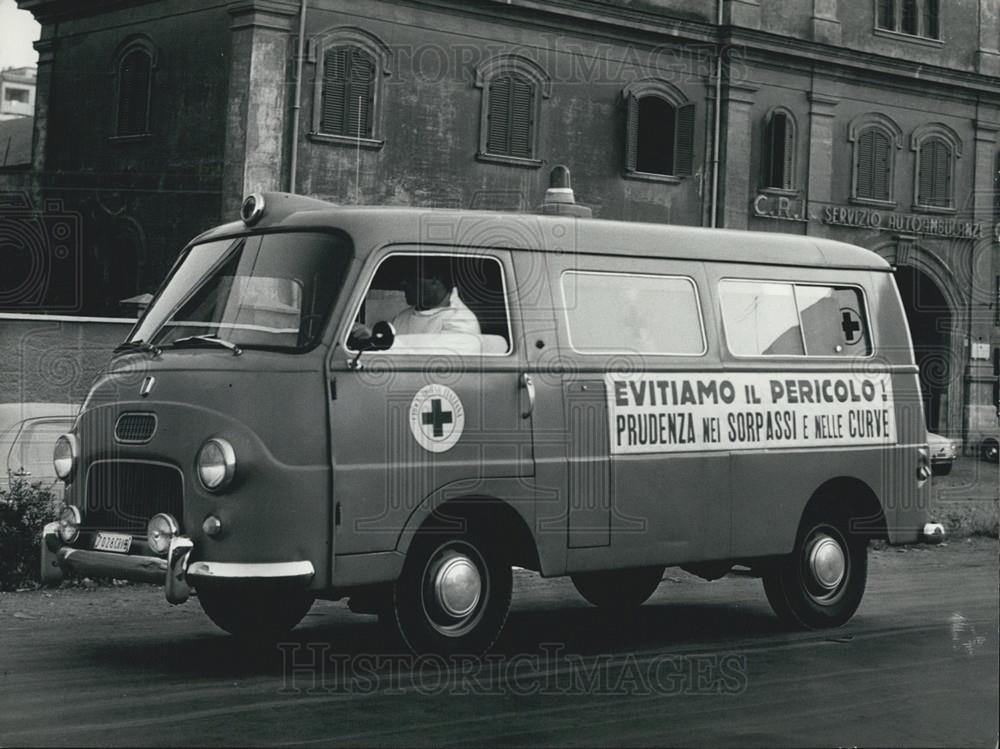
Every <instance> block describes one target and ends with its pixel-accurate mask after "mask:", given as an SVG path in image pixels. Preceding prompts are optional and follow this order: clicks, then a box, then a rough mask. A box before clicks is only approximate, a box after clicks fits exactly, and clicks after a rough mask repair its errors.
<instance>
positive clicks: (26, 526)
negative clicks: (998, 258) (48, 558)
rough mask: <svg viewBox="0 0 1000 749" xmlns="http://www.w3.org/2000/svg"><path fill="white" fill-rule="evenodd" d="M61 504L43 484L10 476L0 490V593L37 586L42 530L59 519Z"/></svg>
mask: <svg viewBox="0 0 1000 749" xmlns="http://www.w3.org/2000/svg"><path fill="white" fill-rule="evenodd" d="M58 512H59V502H58V501H57V500H56V498H55V496H54V495H53V494H52V490H51V489H49V488H48V487H46V486H45V485H44V484H41V483H38V482H35V483H28V482H27V481H25V480H24V479H23V478H20V477H17V476H10V484H9V486H8V488H6V489H0V590H16V589H17V588H21V587H24V586H25V585H31V584H34V583H37V581H38V576H39V571H40V569H41V548H40V546H39V544H40V543H41V534H42V528H43V527H44V526H45V524H46V523H50V522H52V521H53V520H55V519H57V516H58Z"/></svg>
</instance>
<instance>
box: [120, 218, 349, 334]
mask: <svg viewBox="0 0 1000 749" xmlns="http://www.w3.org/2000/svg"><path fill="white" fill-rule="evenodd" d="M350 256H351V242H350V240H349V239H348V238H347V237H345V236H343V235H334V234H320V233H294V234H293V233H288V234H267V235H264V236H251V237H240V238H237V239H227V240H221V241H217V242H206V243H204V244H200V245H195V246H194V247H192V248H191V249H190V250H189V251H188V253H187V254H186V255H185V256H184V258H183V259H182V260H181V262H180V264H179V265H178V266H177V267H176V268H175V270H174V272H173V274H172V275H171V276H170V278H169V279H168V280H167V283H166V284H165V285H164V286H163V288H161V290H160V292H159V294H158V295H157V297H156V299H154V300H153V303H152V305H151V306H150V309H149V311H148V313H147V314H146V316H145V317H144V318H143V319H142V321H141V322H140V324H139V326H138V327H137V328H136V329H135V331H134V332H133V333H132V335H131V336H130V337H129V342H130V343H139V342H144V343H148V344H154V345H156V346H160V347H166V346H171V345H173V344H174V343H175V342H177V343H178V345H180V341H181V339H190V338H191V337H193V336H210V337H217V338H220V339H223V340H225V341H228V342H230V343H232V344H235V345H236V346H239V347H241V348H260V349H273V350H280V351H306V350H309V349H311V348H313V347H314V346H315V345H316V344H317V343H318V342H319V339H320V336H321V335H322V332H323V328H324V326H325V324H326V321H327V318H328V317H329V315H330V310H331V309H332V308H333V303H334V301H335V300H336V297H337V294H338V293H339V291H340V287H341V284H342V282H343V278H344V272H345V270H346V268H347V264H348V262H349V261H350Z"/></svg>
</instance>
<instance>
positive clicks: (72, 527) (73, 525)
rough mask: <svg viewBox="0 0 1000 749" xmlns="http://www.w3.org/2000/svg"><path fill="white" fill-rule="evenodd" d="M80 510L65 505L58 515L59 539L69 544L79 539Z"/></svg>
mask: <svg viewBox="0 0 1000 749" xmlns="http://www.w3.org/2000/svg"><path fill="white" fill-rule="evenodd" d="M80 522H81V521H80V510H79V509H78V508H76V507H73V506H72V505H67V506H66V507H65V508H64V509H63V511H62V513H60V515H59V538H61V539H62V541H63V543H65V544H71V543H73V542H74V541H76V539H77V538H79V537H80Z"/></svg>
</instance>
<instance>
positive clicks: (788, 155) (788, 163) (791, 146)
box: [781, 115, 795, 190]
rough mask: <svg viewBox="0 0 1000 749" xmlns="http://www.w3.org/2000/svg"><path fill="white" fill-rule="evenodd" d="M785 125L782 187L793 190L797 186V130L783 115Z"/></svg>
mask: <svg viewBox="0 0 1000 749" xmlns="http://www.w3.org/2000/svg"><path fill="white" fill-rule="evenodd" d="M781 119H782V122H783V123H784V129H785V132H784V138H783V143H782V159H781V161H782V166H781V168H782V175H781V176H782V179H781V186H782V187H783V188H785V189H786V190H791V189H792V188H793V187H794V186H795V174H794V166H795V128H793V127H792V123H791V122H790V121H789V119H788V117H787V116H786V115H781Z"/></svg>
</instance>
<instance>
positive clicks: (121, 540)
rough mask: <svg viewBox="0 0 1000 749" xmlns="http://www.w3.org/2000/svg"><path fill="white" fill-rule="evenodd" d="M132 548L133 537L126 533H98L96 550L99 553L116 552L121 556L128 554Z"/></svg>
mask: <svg viewBox="0 0 1000 749" xmlns="http://www.w3.org/2000/svg"><path fill="white" fill-rule="evenodd" d="M131 548H132V537H131V536H126V535H125V534H124V533H98V534H97V539H96V540H95V541H94V549H95V550H97V551H116V552H118V553H119V554H127V553H128V550H129V549H131Z"/></svg>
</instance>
